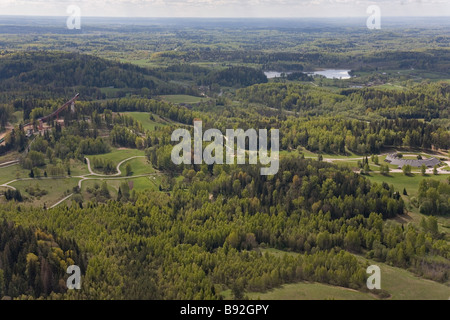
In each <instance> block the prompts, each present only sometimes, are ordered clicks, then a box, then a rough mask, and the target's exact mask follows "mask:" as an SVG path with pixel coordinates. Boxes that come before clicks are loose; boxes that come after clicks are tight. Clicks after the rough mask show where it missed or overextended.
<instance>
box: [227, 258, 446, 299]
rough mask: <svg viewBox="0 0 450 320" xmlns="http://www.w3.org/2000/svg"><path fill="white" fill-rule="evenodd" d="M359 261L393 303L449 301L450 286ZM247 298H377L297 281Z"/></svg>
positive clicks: (229, 296)
mask: <svg viewBox="0 0 450 320" xmlns="http://www.w3.org/2000/svg"><path fill="white" fill-rule="evenodd" d="M260 250H261V251H263V252H269V253H270V254H274V255H278V256H281V255H284V254H291V255H297V254H298V253H289V252H284V251H280V250H276V249H260ZM356 257H357V259H358V260H360V261H361V262H364V263H367V264H369V265H372V264H375V265H378V266H379V267H380V269H381V289H383V290H386V291H387V292H389V294H391V297H390V298H389V299H392V300H404V299H409V300H429V299H436V300H447V299H449V298H450V287H448V286H446V285H444V284H441V283H438V282H434V281H430V280H427V279H422V278H419V277H417V276H415V275H414V274H412V273H411V272H409V271H406V270H403V269H400V268H396V267H391V266H389V265H387V264H384V263H380V262H375V261H370V260H367V259H365V258H364V257H361V256H356ZM222 294H223V295H224V297H225V298H231V292H229V290H227V291H224V292H223V293H222ZM247 295H248V297H249V298H250V299H264V300H265V299H268V300H325V299H336V300H373V299H378V297H377V296H375V295H374V294H372V293H371V292H360V291H356V290H352V289H348V288H342V287H336V286H331V285H326V284H322V283H311V282H299V283H292V284H286V285H283V286H282V287H280V288H276V289H273V290H269V291H267V292H251V293H247Z"/></svg>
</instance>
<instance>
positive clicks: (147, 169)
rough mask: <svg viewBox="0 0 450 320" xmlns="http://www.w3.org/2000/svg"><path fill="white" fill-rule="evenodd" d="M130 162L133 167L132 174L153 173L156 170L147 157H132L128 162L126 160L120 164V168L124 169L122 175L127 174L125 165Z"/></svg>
mask: <svg viewBox="0 0 450 320" xmlns="http://www.w3.org/2000/svg"><path fill="white" fill-rule="evenodd" d="M128 164H130V165H131V169H132V176H138V175H141V174H147V173H153V172H155V170H154V169H153V167H152V165H151V163H150V162H148V160H147V158H136V159H131V160H129V161H127V162H124V163H123V164H122V165H121V166H120V170H121V171H122V176H125V175H126V172H125V167H126V165H128Z"/></svg>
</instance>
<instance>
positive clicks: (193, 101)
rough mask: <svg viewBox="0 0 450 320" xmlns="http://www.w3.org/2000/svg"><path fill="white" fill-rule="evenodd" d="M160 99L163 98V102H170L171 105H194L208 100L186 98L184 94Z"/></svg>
mask: <svg viewBox="0 0 450 320" xmlns="http://www.w3.org/2000/svg"><path fill="white" fill-rule="evenodd" d="M161 98H163V100H165V101H167V102H172V103H177V104H178V103H187V104H189V103H191V104H196V103H200V102H205V101H207V100H208V98H202V97H194V96H188V95H185V94H173V95H166V96H161Z"/></svg>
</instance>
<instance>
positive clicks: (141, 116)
mask: <svg viewBox="0 0 450 320" xmlns="http://www.w3.org/2000/svg"><path fill="white" fill-rule="evenodd" d="M123 114H126V115H128V116H130V117H132V118H133V119H135V120H137V121H139V122H140V123H141V124H142V126H143V127H144V129H146V130H149V131H153V130H155V128H156V127H162V126H165V125H166V123H165V121H164V120H162V119H161V118H160V117H159V116H157V115H153V118H154V119H155V120H150V115H151V113H148V112H124V113H123Z"/></svg>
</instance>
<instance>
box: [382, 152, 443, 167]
mask: <svg viewBox="0 0 450 320" xmlns="http://www.w3.org/2000/svg"><path fill="white" fill-rule="evenodd" d="M385 161H386V162H389V163H390V164H393V165H397V166H398V167H399V168H403V166H406V165H408V164H409V165H410V166H411V167H417V168H420V167H421V166H422V164H424V165H425V166H427V167H428V168H432V167H434V166H435V165H437V164H439V163H440V161H439V159H436V158H434V157H431V158H427V159H421V160H419V159H403V158H398V157H397V155H396V154H395V153H392V154H389V155H387V156H386V160H385Z"/></svg>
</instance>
